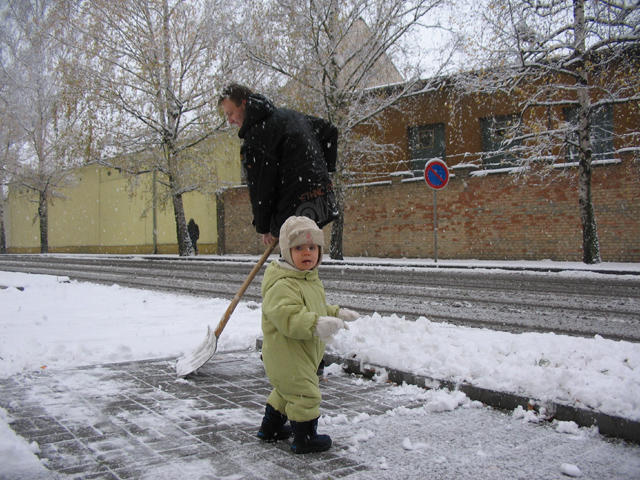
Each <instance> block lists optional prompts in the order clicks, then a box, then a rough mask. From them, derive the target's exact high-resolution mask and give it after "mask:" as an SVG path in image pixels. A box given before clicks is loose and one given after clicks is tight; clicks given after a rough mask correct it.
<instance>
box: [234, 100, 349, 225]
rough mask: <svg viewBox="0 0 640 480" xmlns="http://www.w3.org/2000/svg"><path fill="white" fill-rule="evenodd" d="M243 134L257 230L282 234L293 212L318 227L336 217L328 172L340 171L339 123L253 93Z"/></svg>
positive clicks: (248, 183)
mask: <svg viewBox="0 0 640 480" xmlns="http://www.w3.org/2000/svg"><path fill="white" fill-rule="evenodd" d="M238 136H239V137H240V138H242V139H243V140H244V142H243V144H242V148H241V150H240V152H241V154H242V166H243V169H244V171H245V173H246V177H247V185H248V187H249V195H250V198H251V207H252V210H253V224H254V225H255V227H256V230H257V232H258V233H269V232H271V234H273V235H274V236H276V237H277V236H279V235H280V227H281V226H282V224H283V223H284V221H285V220H286V219H287V218H289V217H290V216H291V215H299V216H302V215H304V216H307V217H309V218H311V219H313V220H314V221H315V222H316V223H317V224H318V226H319V227H323V226H324V225H326V224H328V223H329V222H331V221H333V220H334V219H336V218H337V216H338V212H337V208H336V201H335V194H334V192H333V185H332V184H331V179H330V178H329V173H328V171H329V170H331V171H334V170H335V162H336V156H337V144H338V130H337V129H336V127H334V126H333V125H331V124H330V123H329V122H327V121H325V120H323V119H320V118H316V117H311V116H308V115H304V114H302V113H300V112H296V111H294V110H289V109H285V108H276V107H275V106H274V105H273V104H272V103H271V102H270V101H269V100H268V99H266V98H265V97H263V96H262V95H257V94H254V95H251V96H250V97H249V99H248V101H247V105H246V110H245V118H244V122H243V124H242V128H240V131H239V132H238Z"/></svg>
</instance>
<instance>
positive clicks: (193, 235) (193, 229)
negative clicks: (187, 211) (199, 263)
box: [187, 218, 200, 255]
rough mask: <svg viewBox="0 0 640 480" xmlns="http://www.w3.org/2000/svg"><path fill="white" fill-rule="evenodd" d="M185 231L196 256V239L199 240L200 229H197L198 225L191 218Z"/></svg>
mask: <svg viewBox="0 0 640 480" xmlns="http://www.w3.org/2000/svg"><path fill="white" fill-rule="evenodd" d="M187 231H188V232H189V238H190V239H191V245H193V251H194V252H195V254H196V255H198V238H200V227H198V224H197V223H196V222H195V221H194V220H193V218H192V219H190V220H189V224H188V225H187Z"/></svg>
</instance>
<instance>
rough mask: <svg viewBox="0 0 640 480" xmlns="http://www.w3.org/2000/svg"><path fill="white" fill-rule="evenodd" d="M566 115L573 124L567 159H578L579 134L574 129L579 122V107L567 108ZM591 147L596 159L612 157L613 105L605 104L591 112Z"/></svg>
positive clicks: (567, 119) (593, 156)
mask: <svg viewBox="0 0 640 480" xmlns="http://www.w3.org/2000/svg"><path fill="white" fill-rule="evenodd" d="M564 117H565V119H566V121H567V122H569V123H570V124H571V131H570V132H569V146H568V148H567V159H568V160H569V161H574V162H575V161H577V160H578V149H577V147H576V146H575V144H577V143H578V134H577V133H576V132H575V131H573V129H574V128H575V127H576V125H577V123H578V109H577V108H575V107H571V108H565V109H564ZM591 149H592V153H591V155H592V158H593V159H594V160H602V159H605V158H611V157H612V156H613V154H614V150H613V107H612V106H611V105H603V106H602V107H599V108H597V109H595V110H594V111H593V112H592V114H591Z"/></svg>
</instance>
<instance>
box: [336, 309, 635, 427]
mask: <svg viewBox="0 0 640 480" xmlns="http://www.w3.org/2000/svg"><path fill="white" fill-rule="evenodd" d="M349 327H350V328H349V330H343V331H341V332H340V333H339V334H338V335H336V337H335V339H334V341H333V342H332V343H331V345H330V346H329V349H330V350H331V351H333V352H335V353H338V354H340V355H347V356H352V355H355V356H356V358H358V359H360V360H361V361H363V362H371V363H373V364H376V365H383V366H386V367H389V368H395V369H398V370H402V371H407V372H410V373H415V374H420V375H425V376H428V377H431V378H435V379H440V380H450V381H453V382H456V383H459V382H467V383H471V384H473V385H476V386H479V387H484V388H488V389H492V390H498V391H505V392H510V393H516V394H520V395H523V396H530V397H532V398H535V399H538V400H542V401H556V402H561V403H568V404H573V405H576V406H579V407H587V408H592V409H595V410H599V411H602V412H604V413H608V414H611V415H617V416H622V417H625V418H629V419H632V420H640V345H639V344H636V343H631V342H623V341H613V340H606V339H604V338H602V337H600V336H596V337H595V338H581V337H570V336H565V335H556V334H553V333H522V334H512V333H506V332H497V331H493V330H488V329H478V328H467V327H456V326H452V325H449V324H444V323H434V322H430V321H429V320H427V319H426V318H420V319H418V320H416V321H415V322H410V321H406V320H404V319H403V318H399V317H396V316H390V317H381V316H380V315H375V314H374V315H373V316H370V317H369V316H367V317H363V318H360V319H358V320H357V321H355V322H353V323H350V324H349Z"/></svg>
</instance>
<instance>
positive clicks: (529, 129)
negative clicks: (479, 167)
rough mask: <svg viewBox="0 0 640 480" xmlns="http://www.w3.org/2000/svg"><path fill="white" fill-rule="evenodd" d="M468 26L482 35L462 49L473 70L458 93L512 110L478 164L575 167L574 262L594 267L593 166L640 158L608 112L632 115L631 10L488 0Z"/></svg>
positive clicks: (628, 130) (639, 46) (634, 10)
mask: <svg viewBox="0 0 640 480" xmlns="http://www.w3.org/2000/svg"><path fill="white" fill-rule="evenodd" d="M477 18H480V19H481V20H482V21H481V22H480V23H479V25H480V31H481V32H482V33H481V34H480V33H478V31H476V36H475V38H474V42H476V43H475V49H474V48H472V49H471V50H472V51H475V53H477V54H478V55H477V57H476V59H477V60H478V61H479V63H480V65H481V66H482V68H481V69H478V70H476V71H474V72H472V73H471V74H467V75H460V76H459V77H458V79H459V84H458V86H459V88H460V89H461V90H462V91H463V92H464V93H471V92H475V93H486V94H488V96H489V98H491V97H493V98H500V99H501V101H504V100H505V99H506V101H507V102H508V103H510V104H512V105H513V108H514V115H513V117H512V118H510V119H508V121H507V122H505V121H504V120H505V119H504V118H503V119H499V120H498V121H497V122H496V125H495V128H494V130H493V132H494V133H496V132H498V133H500V135H501V136H502V140H501V141H500V144H499V145H497V146H496V149H495V151H491V152H486V155H485V161H486V160H487V157H488V158H489V160H490V162H492V163H494V164H495V165H498V164H499V161H500V160H502V161H503V162H505V161H506V164H507V165H517V166H518V167H521V168H522V171H524V172H527V173H529V172H536V173H539V174H546V173H548V172H549V171H552V170H553V169H557V167H558V166H559V164H563V165H567V164H570V163H571V162H577V166H578V170H577V176H578V204H579V210H580V217H581V223H582V232H583V235H582V245H583V261H584V262H585V263H598V262H600V261H601V257H600V245H599V239H598V231H597V222H596V218H595V213H594V206H593V199H592V194H591V173H592V165H593V160H594V159H603V158H609V159H610V158H614V157H616V156H618V155H621V154H627V153H630V152H633V151H635V152H636V155H637V152H638V151H640V147H639V145H640V129H639V128H638V125H637V123H636V124H635V125H632V126H631V127H628V126H625V121H624V120H623V118H622V117H623V115H620V116H619V118H618V119H617V123H619V124H620V125H619V126H618V127H617V128H616V129H615V130H614V128H613V116H614V113H613V112H614V107H615V108H616V109H617V111H619V112H622V111H625V112H626V113H629V112H632V114H634V115H636V118H637V115H638V100H640V91H639V90H638V85H640V62H639V61H638V58H639V57H638V53H639V52H640V9H639V4H638V2H637V1H628V0H608V1H601V0H594V1H585V0H543V1H539V0H507V1H494V0H489V1H488V2H486V3H483V4H482V11H481V12H480V13H479V14H478V17H477ZM633 112H635V113H633ZM618 120H622V121H618ZM626 123H628V122H626ZM500 135H498V136H500ZM616 145H617V147H616ZM496 159H497V160H498V161H496ZM495 165H494V166H495Z"/></svg>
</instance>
